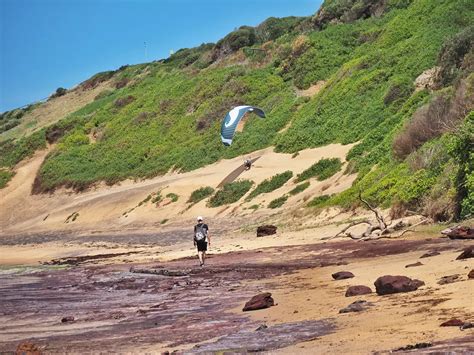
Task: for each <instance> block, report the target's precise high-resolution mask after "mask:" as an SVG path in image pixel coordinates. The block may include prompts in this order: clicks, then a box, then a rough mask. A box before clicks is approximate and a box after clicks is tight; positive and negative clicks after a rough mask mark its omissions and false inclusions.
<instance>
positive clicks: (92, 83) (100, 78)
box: [81, 70, 115, 90]
mask: <svg viewBox="0 0 474 355" xmlns="http://www.w3.org/2000/svg"><path fill="white" fill-rule="evenodd" d="M114 74H115V72H114V71H112V70H111V71H105V72H101V73H97V74H95V75H94V76H92V77H91V78H90V79H87V80H86V81H84V82H83V83H82V84H81V87H82V88H83V89H84V90H89V89H94V88H95V87H97V86H98V85H99V84H100V83H103V82H104V81H107V80H109V79H110V78H111V77H112V76H114Z"/></svg>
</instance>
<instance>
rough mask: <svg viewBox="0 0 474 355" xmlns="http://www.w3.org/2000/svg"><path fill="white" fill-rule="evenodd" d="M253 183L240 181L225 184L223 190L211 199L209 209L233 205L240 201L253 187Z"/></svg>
mask: <svg viewBox="0 0 474 355" xmlns="http://www.w3.org/2000/svg"><path fill="white" fill-rule="evenodd" d="M252 185H253V181H250V180H239V181H236V182H232V183H230V184H225V185H224V187H222V189H220V190H218V191H217V192H216V193H215V194H214V196H212V197H211V198H210V199H209V202H208V206H209V207H219V206H222V205H227V204H231V203H234V202H237V201H238V200H240V198H241V197H242V196H244V195H245V194H246V193H247V192H248V191H249V190H250V188H251V187H252Z"/></svg>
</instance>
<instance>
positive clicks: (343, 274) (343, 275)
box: [331, 271, 354, 280]
mask: <svg viewBox="0 0 474 355" xmlns="http://www.w3.org/2000/svg"><path fill="white" fill-rule="evenodd" d="M331 276H332V278H333V279H334V280H344V279H351V278H353V277H354V274H353V273H352V272H349V271H339V272H336V273H334V274H332V275H331Z"/></svg>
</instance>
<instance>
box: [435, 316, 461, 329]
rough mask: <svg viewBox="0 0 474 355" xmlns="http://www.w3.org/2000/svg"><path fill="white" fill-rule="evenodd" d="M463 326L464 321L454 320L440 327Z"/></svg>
mask: <svg viewBox="0 0 474 355" xmlns="http://www.w3.org/2000/svg"><path fill="white" fill-rule="evenodd" d="M462 325H464V322H463V321H462V320H460V319H456V318H453V319H450V320H448V321H446V322H444V323H441V324H440V327H460V326H462Z"/></svg>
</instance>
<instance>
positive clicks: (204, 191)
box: [187, 186, 214, 204]
mask: <svg viewBox="0 0 474 355" xmlns="http://www.w3.org/2000/svg"><path fill="white" fill-rule="evenodd" d="M213 193H214V189H213V188H212V187H210V186H206V187H200V188H199V189H197V190H194V191H193V192H192V193H191V196H189V199H188V201H187V202H188V203H192V204H195V203H198V202H199V201H201V200H204V199H205V198H207V197H209V196H211V195H212V194H213Z"/></svg>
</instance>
